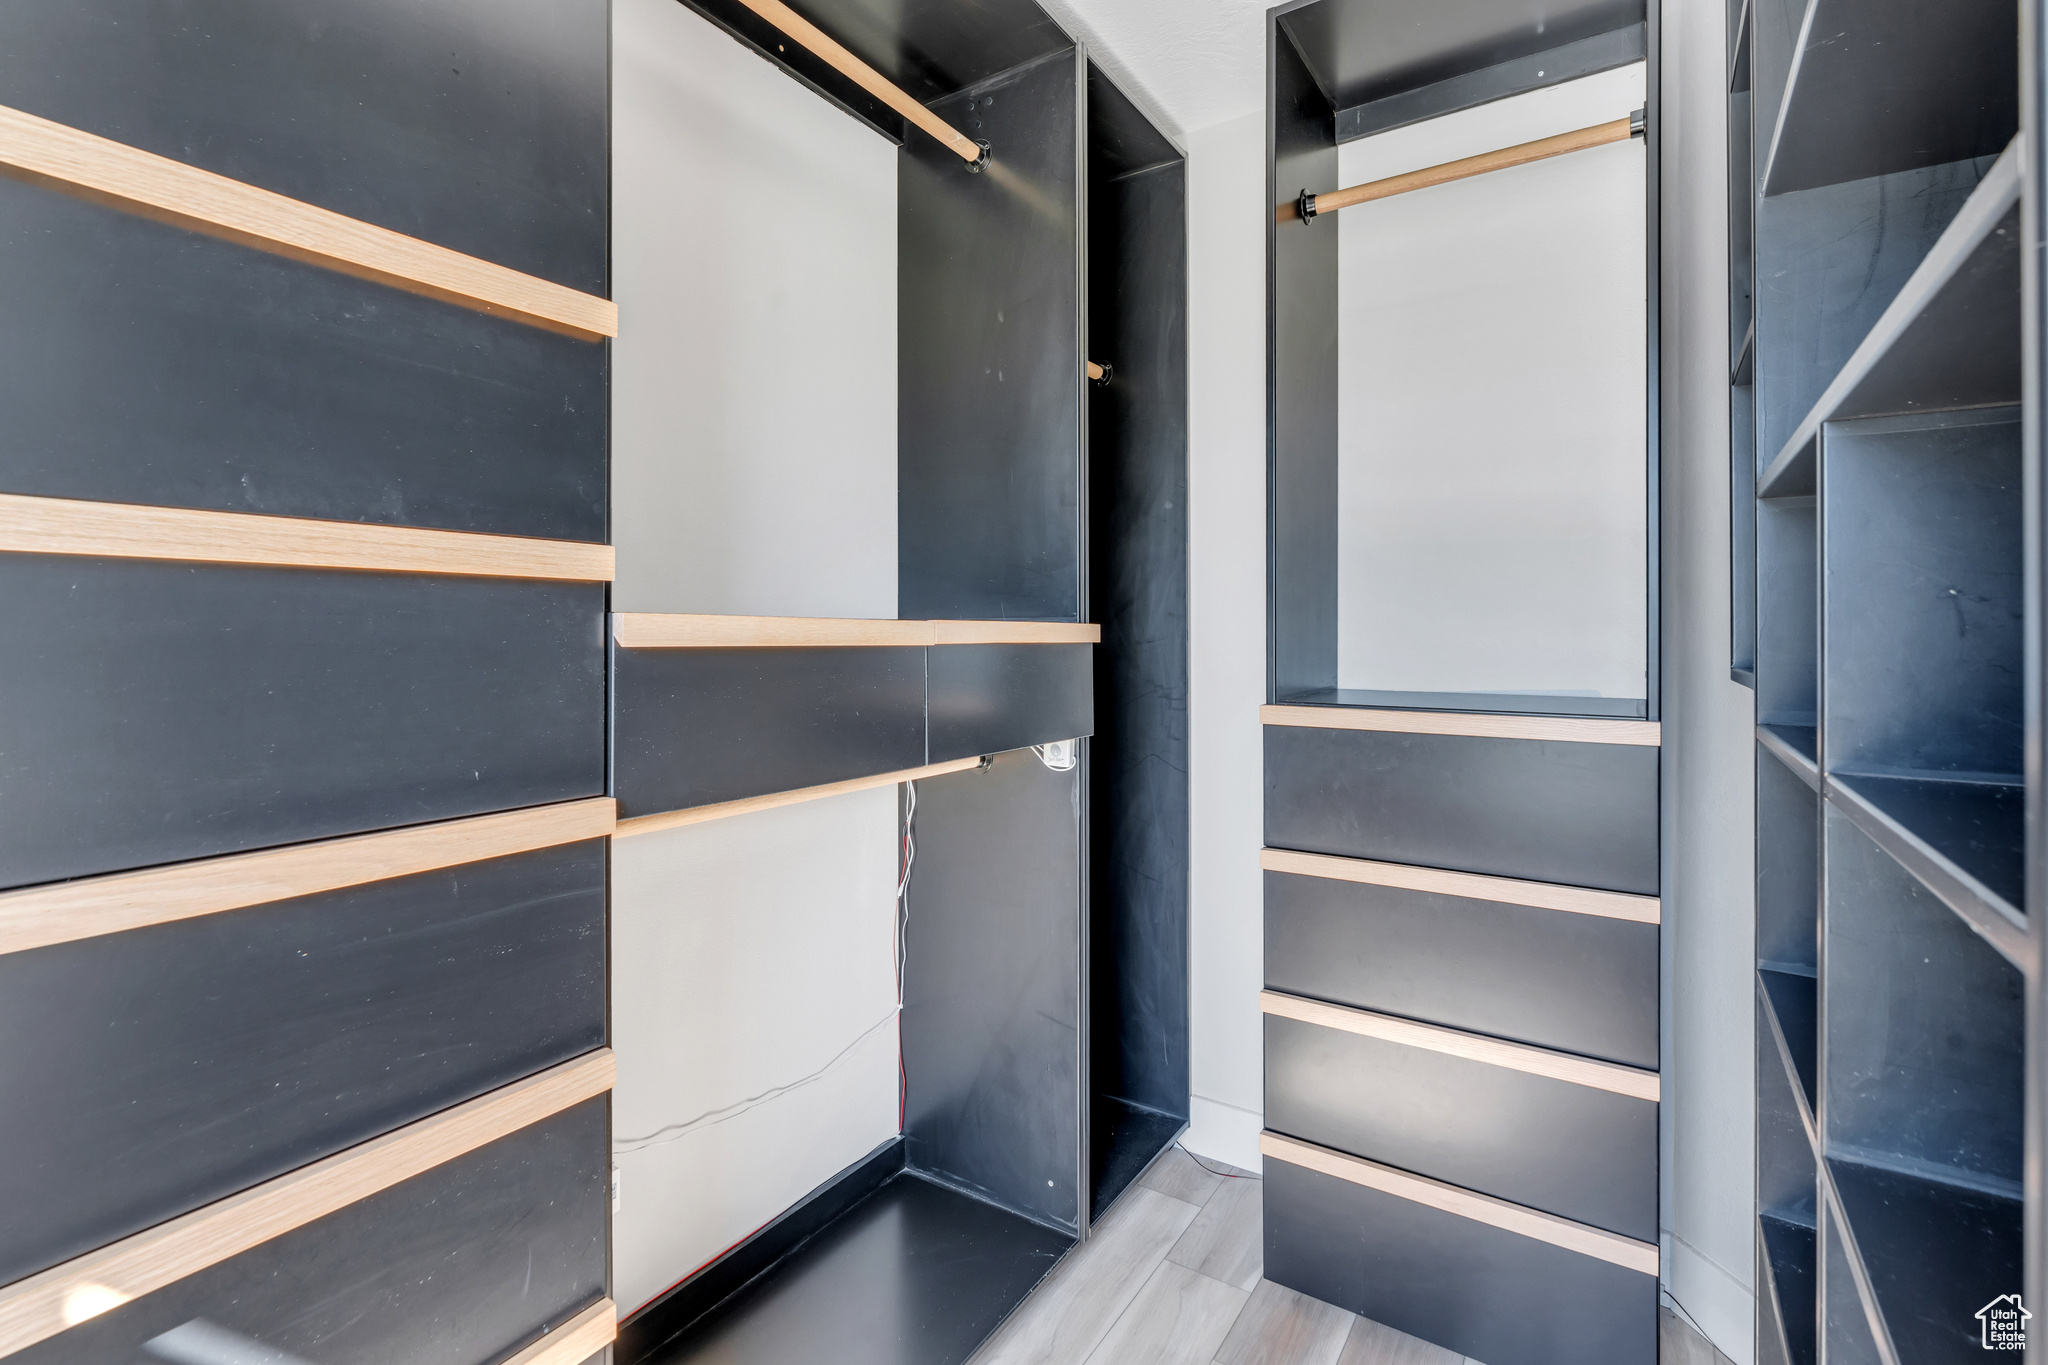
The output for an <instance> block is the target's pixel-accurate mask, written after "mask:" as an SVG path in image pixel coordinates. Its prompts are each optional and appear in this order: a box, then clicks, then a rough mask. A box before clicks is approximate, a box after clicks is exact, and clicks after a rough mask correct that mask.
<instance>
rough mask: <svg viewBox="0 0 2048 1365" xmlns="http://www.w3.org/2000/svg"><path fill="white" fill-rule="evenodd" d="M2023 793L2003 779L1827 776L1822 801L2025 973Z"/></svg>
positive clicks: (2028, 946)
mask: <svg viewBox="0 0 2048 1365" xmlns="http://www.w3.org/2000/svg"><path fill="white" fill-rule="evenodd" d="M2026 796H2027V793H2026V787H2025V785H2024V784H2023V783H2022V782H2021V781H2019V780H2018V779H2016V778H2015V779H2013V780H2011V781H2005V782H2001V781H1991V780H1982V781H1958V780H1956V779H1954V778H1948V777H1939V776H1934V775H1931V774H1930V775H1925V776H1901V775H1897V774H1889V773H1886V774H1879V773H1855V772H1835V773H1830V774H1829V775H1828V778H1827V799H1828V802H1829V803H1830V804H1831V805H1833V806H1834V807H1835V808H1836V809H1838V810H1840V811H1841V812H1842V813H1843V814H1845V815H1847V816H1848V817H1849V818H1850V819H1851V820H1853V821H1855V822H1856V826H1857V828H1859V829H1861V830H1862V831H1863V832H1864V833H1865V834H1867V835H1869V836H1870V838H1871V840H1872V842H1874V843H1876V844H1877V845H1878V846H1879V847H1880V848H1882V849H1884V851H1885V852H1887V853H1889V854H1891V855H1892V857H1893V858H1894V859H1896V860H1897V861H1898V863H1899V865H1900V866H1901V867H1903V868H1905V869H1906V871H1908V872H1910V873H1911V874H1912V875H1913V876H1914V878H1915V879H1916V880H1918V881H1919V882H1920V883H1921V885H1923V886H1925V887H1926V888H1927V889H1928V890H1929V891H1932V892H1933V893H1934V894H1935V895H1936V896H1938V897H1940V898H1941V900H1942V903H1943V904H1945V905H1947V906H1948V907H1949V908H1950V909H1952V910H1954V911H1955V912H1956V914H1957V915H1959V916H1961V917H1962V920H1963V922H1964V923H1965V924H1967V925H1969V926H1970V928H1971V929H1972V930H1974V931H1975V932H1976V933H1977V934H1978V935H1979V936H1981V937H1982V938H1983V939H1984V940H1985V941H1986V942H1987V943H1989V944H1990V945H1991V946H1992V947H1994V948H1996V949H1997V950H1998V952H1999V953H2000V955H2001V956H2003V957H2004V958H2005V959H2006V960H2007V961H2008V962H2010V963H2012V964H2013V965H2014V966H2016V967H2020V968H2022V969H2025V968H2026V967H2027V966H2028V965H2029V964H2030V963H2031V961H2032V958H2033V948H2032V940H2031V939H2030V938H2029V937H2028V935H2027V924H2026V919H2025V917H2024V916H2022V915H2021V914H2020V912H2019V911H2018V910H2017V909H2015V908H2014V907H2015V906H2016V905H2018V904H2019V903H2020V900H2021V893H2022V884H2023V881H2024V878H2025V873H2026V850H2025V842H2024V838H2025V826H2026V804H2027V803H2026Z"/></svg>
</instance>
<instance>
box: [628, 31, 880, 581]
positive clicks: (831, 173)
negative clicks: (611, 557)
mask: <svg viewBox="0 0 2048 1365" xmlns="http://www.w3.org/2000/svg"><path fill="white" fill-rule="evenodd" d="M612 26H613V66H612V282H613V283H612V288H613V297H614V298H615V299H617V300H618V304H619V339H618V340H617V341H615V342H613V343H612V529H613V539H614V541H615V543H616V544H617V546H618V554H619V577H618V582H617V584H616V586H615V587H614V588H613V590H612V604H613V610H615V611H686V612H736V613H749V614H760V615H770V616H884V617H889V616H894V615H895V614H896V157H897V151H896V148H895V147H894V146H893V145H892V144H890V143H889V142H888V141H886V140H885V139H883V138H882V137H881V136H879V135H878V134H876V133H874V132H871V131H869V130H868V129H867V128H866V127H865V126H864V125H863V124H861V123H859V122H857V121H856V120H854V119H853V118H851V117H849V116H847V115H846V114H843V113H840V112H839V111H838V110H837V109H835V108H833V107H832V106H831V105H829V104H827V103H826V102H825V101H824V100H821V99H819V98H818V97H817V96H816V95H815V94H813V93H811V91H809V90H807V89H805V88H804V87H803V86H800V85H798V84H797V83H796V82H795V81H793V80H791V79H789V78H788V77H787V76H784V75H782V74H781V73H779V72H778V71H776V70H775V68H773V67H771V66H770V65H769V64H768V63H767V62H766V61H764V60H762V59H761V58H759V57H756V56H754V55H753V54H752V53H750V52H748V51H746V50H745V49H743V48H742V47H740V45H739V44H738V43H736V42H734V41H733V40H732V39H730V38H728V37H726V36H725V35H724V34H723V33H720V32H719V31H718V30H717V29H715V28H713V27H712V26H711V25H710V24H709V23H707V22H706V21H705V20H703V19H701V18H699V17H698V16H697V15H695V14H694V13H692V12H691V11H690V10H688V9H686V8H685V7H683V6H681V5H678V4H676V3H675V0H619V3H618V4H617V5H616V6H614V9H613V14H612ZM792 185H802V186H803V187H804V202H803V205H802V207H801V209H800V210H798V211H795V212H790V211H787V210H786V209H777V208H773V207H771V205H774V204H776V203H778V202H779V201H781V200H782V199H783V198H784V197H785V196H786V195H787V194H788V192H789V188H790V186H792Z"/></svg>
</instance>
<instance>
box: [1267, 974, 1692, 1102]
mask: <svg viewBox="0 0 2048 1365" xmlns="http://www.w3.org/2000/svg"><path fill="white" fill-rule="evenodd" d="M1259 1010H1260V1012H1261V1013H1263V1014H1272V1015H1277V1016H1279V1017H1280V1018H1283V1019H1293V1020H1296V1021H1298V1022H1300V1023H1304V1024H1313V1025H1315V1026H1317V1027H1319V1028H1329V1029H1338V1030H1340V1031H1342V1032H1345V1033H1355V1034H1357V1035H1359V1036H1360V1037H1363V1038H1378V1039H1380V1040H1382V1041H1383V1042H1389V1043H1398V1044H1401V1045H1402V1046H1404V1047H1415V1048H1423V1049H1426V1050H1428V1051H1430V1052H1440V1053H1443V1054H1444V1055H1445V1056H1449V1057H1463V1058H1465V1059H1466V1060H1467V1061H1474V1062H1483V1063H1485V1064H1486V1065H1488V1066H1498V1067H1504V1068H1506V1069H1508V1070H1510V1071H1519V1072H1522V1073H1523V1074H1524V1075H1529V1076H1542V1077H1544V1078H1545V1079H1548V1080H1553V1081H1564V1082H1566V1083H1568V1084H1571V1085H1583V1086H1586V1087H1588V1088H1589V1089H1593V1090H1605V1091H1607V1092H1608V1093H1609V1094H1613V1095H1625V1096H1627V1097H1628V1098H1629V1099H1632V1100H1646V1101H1648V1102H1649V1103H1651V1104H1656V1103H1657V1102H1658V1100H1659V1098H1660V1096H1661V1090H1662V1084H1661V1078H1660V1077H1659V1076H1658V1074H1657V1073H1656V1072H1654V1071H1644V1070H1642V1069H1640V1068H1638V1067H1633V1066H1622V1065H1620V1064H1619V1063H1616V1062H1602V1061H1596V1060H1594V1059H1593V1058H1591V1057H1579V1056H1575V1055H1573V1054H1571V1053H1568V1052H1555V1051H1552V1050H1551V1049H1550V1048H1544V1047H1533V1046H1531V1045H1529V1044H1527V1043H1511V1042H1508V1041H1506V1040H1505V1039H1501V1038H1489V1037H1486V1036H1484V1035H1482V1034H1477V1033H1466V1032H1464V1031H1463V1030H1460V1029H1452V1028H1444V1027H1442V1026H1441V1025H1437V1024H1424V1023H1418V1022H1417V1021H1415V1020H1413V1019H1401V1018H1397V1017H1396V1016H1394V1015H1390V1014H1380V1013H1377V1012H1375V1011H1373V1010H1362V1009H1357V1008H1354V1007H1352V1006H1349V1005H1332V1004H1329V1003H1327V1002H1325V1001H1322V1000H1310V999H1308V998H1306V997H1304V996H1299V995H1288V994H1285V993H1284V992H1281V991H1261V992H1259Z"/></svg>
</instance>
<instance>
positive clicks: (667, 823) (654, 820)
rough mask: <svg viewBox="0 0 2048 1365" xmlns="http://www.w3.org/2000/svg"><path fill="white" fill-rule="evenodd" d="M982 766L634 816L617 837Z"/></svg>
mask: <svg viewBox="0 0 2048 1365" xmlns="http://www.w3.org/2000/svg"><path fill="white" fill-rule="evenodd" d="M980 766H981V759H980V758H978V757H977V758H956V759H952V760H949V761H948V762H945V763H933V764H930V765H928V766H926V767H923V768H904V769H902V770H900V771H898V772H893V773H877V774H876V775H875V776H873V777H853V778H848V779H847V780H846V781H844V782H827V783H825V784H824V785H822V786H817V787H799V788H797V789H795V790H794V791H786V792H770V793H769V794H767V795H766V796H746V797H742V798H740V799H739V800H737V801H721V802H719V803H718V804H716V805H711V806H691V807H690V808H689V809H687V810H665V811H661V812H658V813H656V814H654V815H633V816H628V817H627V818H626V819H624V820H621V821H619V825H618V830H617V837H618V838H621V839H628V838H631V837H632V836H634V835H636V834H654V833H656V832H658V831H660V830H664V829H679V828H681V827H682V826H684V825H701V824H703V823H704V822H705V821H707V820H723V819H725V818H727V817H728V816H733V815H748V814H751V813H752V812H754V811H758V810H774V809H775V808H776V807H778V806H794V805H798V804H800V803H802V802H805V801H817V800H821V799H823V798H824V797H828V796H844V795H845V794H846V793H848V792H864V791H870V790H872V789H874V788H876V787H893V786H895V785H896V784H898V783H899V782H921V781H923V780H924V779H925V778H927V777H943V776H945V775H946V774H947V773H958V772H965V771H967V769H969V768H978V767H980Z"/></svg>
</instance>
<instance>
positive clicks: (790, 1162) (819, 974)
mask: <svg viewBox="0 0 2048 1365" xmlns="http://www.w3.org/2000/svg"><path fill="white" fill-rule="evenodd" d="M895 828H896V789H895V788H894V787H885V788H882V789H880V790H877V791H866V792H854V793H852V794H850V795H847V796H837V797H832V798H830V799H828V800H823V801H812V802H807V803H805V804H802V805H796V806H784V807H781V808H780V809H777V810H769V811H760V812H756V813H755V814H752V815H743V816H736V817H734V818H732V819H728V820H721V821H716V822H713V823H710V824H703V825H686V826H684V827H682V828H681V829H673V830H665V831H662V832H660V833H656V834H643V835H636V836H634V837H633V838H630V839H621V840H619V841H618V842H617V843H616V844H614V845H613V848H612V1040H613V1041H612V1045H613V1047H614V1048H615V1049H617V1051H618V1057H619V1081H618V1088H617V1090H616V1091H614V1092H613V1096H612V1145H613V1157H612V1160H613V1161H614V1162H615V1163H616V1164H617V1165H618V1167H619V1169H620V1171H622V1172H623V1173H624V1176H625V1179H624V1182H623V1196H624V1197H623V1199H622V1207H621V1209H620V1211H619V1215H618V1217H616V1218H615V1219H614V1220H613V1222H612V1250H613V1258H614V1259H613V1277H614V1286H615V1288H614V1294H615V1297H616V1298H617V1299H618V1301H619V1305H620V1307H621V1308H622V1309H624V1310H626V1311H628V1312H630V1311H631V1310H632V1309H634V1308H637V1307H639V1306H640V1305H641V1304H642V1303H645V1302H646V1301H647V1300H648V1299H650V1298H653V1297H654V1296H655V1295H656V1294H659V1293H660V1292H661V1291H662V1290H664V1289H666V1288H668V1286H670V1285H671V1284H673V1283H675V1282H676V1281H677V1280H679V1279H681V1278H682V1277H683V1276H684V1275H687V1274H688V1273H689V1272H690V1271H692V1270H694V1269H696V1268H697V1267H698V1266H699V1265H702V1264H703V1263H704V1262H706V1261H708V1260H710V1259H711V1258H712V1257H714V1256H716V1255H718V1254H719V1252H721V1251H723V1250H724V1249H725V1248H726V1247H728V1246H730V1245H732V1244H733V1243H734V1242H736V1241H738V1240H739V1239H740V1238H742V1237H745V1236H746V1235H747V1234H748V1233H750V1232H752V1231H753V1230H754V1229H755V1228H757V1227H759V1226H760V1225H761V1224H762V1223H764V1222H766V1221H768V1219H770V1218H773V1217H774V1216H775V1215H776V1214H778V1213H780V1212H782V1210H784V1209H785V1208H788V1207H789V1206H790V1205H791V1204H793V1203H795V1202H796V1201H797V1200H799V1199H801V1198H803V1196H804V1195H806V1194H808V1193H809V1192H810V1191H811V1190H812V1189H814V1188H816V1187H817V1186H818V1185H820V1184H822V1183H823V1182H824V1181H826V1180H828V1179H830V1178H831V1177H832V1176H833V1175H834V1174H835V1173H836V1172H838V1171H840V1170H843V1169H844V1168H845V1167H847V1166H848V1165H850V1164H852V1163H853V1162H855V1161H857V1160H859V1159H860V1158H861V1157H862V1156H864V1155H866V1154H867V1153H868V1152H869V1151H871V1150H873V1149H874V1148H875V1147H876V1146H877V1145H878V1144H880V1143H882V1142H885V1141H887V1140H888V1139H890V1138H892V1137H894V1136H895V1134H896V1114H897V1107H896V1106H897V1094H898V1090H897V1071H896V1057H897V1041H898V1040H897V1030H896V1023H895V1010H896V976H895V962H894V954H895V951H896V941H895V907H896V863H895ZM878 1025H879V1027H877V1026H878ZM842 1054H843V1055H842ZM835 1058H836V1059H837V1060H836V1061H835ZM820 1073H822V1074H820ZM812 1076H816V1077H817V1079H815V1080H811V1081H809V1082H808V1083H806V1084H802V1085H799V1086H797V1088H795V1089H791V1090H787V1091H785V1092H784V1093H782V1094H780V1095H779V1096H775V1097H772V1098H768V1099H766V1100H762V1099H761V1098H760V1097H762V1096H763V1095H764V1093H765V1092H770V1091H773V1090H776V1089H778V1088H780V1087H784V1086H788V1085H790V1084H791V1083H792V1082H799V1081H804V1080H805V1078H807V1077H812ZM749 1101H755V1104H754V1107H752V1108H746V1107H744V1106H745V1105H746V1104H747V1103H748V1102H749ZM693 1121H694V1122H695V1125H696V1126H694V1127H690V1128H687V1129H685V1128H683V1127H682V1125H687V1124H691V1123H692V1122H693Z"/></svg>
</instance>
